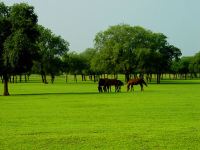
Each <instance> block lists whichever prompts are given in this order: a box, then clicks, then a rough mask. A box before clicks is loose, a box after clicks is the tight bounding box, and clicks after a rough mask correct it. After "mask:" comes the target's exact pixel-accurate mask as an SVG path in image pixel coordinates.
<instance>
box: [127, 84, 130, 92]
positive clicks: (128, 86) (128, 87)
mask: <svg viewBox="0 0 200 150" xmlns="http://www.w3.org/2000/svg"><path fill="white" fill-rule="evenodd" d="M129 89H130V84H128V85H127V92H128V91H129Z"/></svg>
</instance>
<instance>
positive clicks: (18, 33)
mask: <svg viewBox="0 0 200 150" xmlns="http://www.w3.org/2000/svg"><path fill="white" fill-rule="evenodd" d="M2 6H3V4H2V3H1V8H2ZM3 8H6V7H3ZM2 10H4V11H3V12H4V13H3V15H2V14H1V21H2V20H3V21H2V22H3V24H1V26H2V27H1V31H0V32H3V40H2V41H1V60H3V68H4V69H3V80H4V94H3V95H9V92H8V79H9V76H10V75H11V74H13V73H14V72H19V73H24V72H27V71H29V70H30V69H31V67H32V65H33V59H34V58H35V56H36V54H37V47H36V45H35V43H36V40H37V38H38V35H39V32H38V30H37V28H36V25H37V15H36V14H35V13H34V7H32V6H29V5H28V4H25V3H20V4H14V5H13V6H11V7H7V9H2ZM2 10H1V12H2Z"/></svg>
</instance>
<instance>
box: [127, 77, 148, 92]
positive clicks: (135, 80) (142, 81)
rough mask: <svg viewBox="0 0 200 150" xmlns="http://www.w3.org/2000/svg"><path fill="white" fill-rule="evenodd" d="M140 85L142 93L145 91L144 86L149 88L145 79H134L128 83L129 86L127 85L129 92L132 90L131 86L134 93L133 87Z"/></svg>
mask: <svg viewBox="0 0 200 150" xmlns="http://www.w3.org/2000/svg"><path fill="white" fill-rule="evenodd" d="M138 84H139V85H140V87H141V91H143V90H144V89H143V84H144V85H145V86H147V84H146V82H145V81H144V79H143V78H134V79H130V80H129V81H128V85H127V92H128V91H129V90H130V86H131V91H133V90H134V89H133V85H138Z"/></svg>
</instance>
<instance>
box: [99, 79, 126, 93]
mask: <svg viewBox="0 0 200 150" xmlns="http://www.w3.org/2000/svg"><path fill="white" fill-rule="evenodd" d="M122 85H124V83H123V82H122V81H120V80H117V79H108V78H105V79H99V84H98V91H99V93H101V92H103V91H104V92H111V86H115V92H120V91H121V86H122Z"/></svg>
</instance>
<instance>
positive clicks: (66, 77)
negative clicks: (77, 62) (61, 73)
mask: <svg viewBox="0 0 200 150" xmlns="http://www.w3.org/2000/svg"><path fill="white" fill-rule="evenodd" d="M67 79H68V76H67V73H66V76H65V82H66V83H67Z"/></svg>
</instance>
